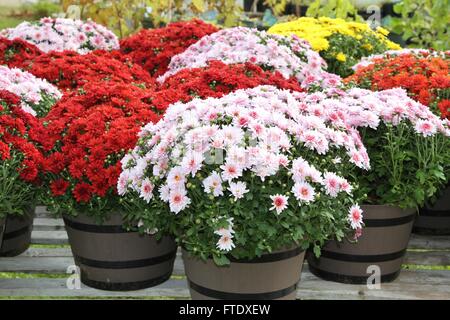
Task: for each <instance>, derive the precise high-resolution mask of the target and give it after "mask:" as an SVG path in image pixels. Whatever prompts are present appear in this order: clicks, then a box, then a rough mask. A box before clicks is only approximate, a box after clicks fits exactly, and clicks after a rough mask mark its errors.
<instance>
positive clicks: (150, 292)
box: [0, 268, 450, 299]
mask: <svg viewBox="0 0 450 320" xmlns="http://www.w3.org/2000/svg"><path fill="white" fill-rule="evenodd" d="M66 281H67V280H66V279H45V278H44V279H0V296H12V297H14V296H41V297H45V296H51V297H58V296H61V297H91V296H96V297H127V296H128V297H129V296H134V297H160V296H162V297H188V296H189V292H188V289H187V286H186V281H185V280H184V279H170V280H169V281H167V282H165V283H163V284H161V285H159V286H157V287H154V288H149V289H144V290H139V291H131V292H108V291H101V290H96V289H92V288H88V287H86V286H84V285H82V288H81V289H80V290H69V289H67V286H66ZM297 297H298V298H299V299H450V277H449V276H446V275H445V272H443V271H414V272H413V271H404V272H402V274H401V276H400V278H399V279H398V280H396V281H394V282H393V283H388V284H382V285H381V289H380V290H369V289H368V288H367V287H366V286H365V285H346V284H341V283H334V282H328V281H322V280H320V279H318V278H316V277H315V276H313V275H312V274H310V273H309V271H308V270H307V268H306V269H305V270H304V271H303V273H302V280H301V282H300V284H299V289H298V292H297Z"/></svg>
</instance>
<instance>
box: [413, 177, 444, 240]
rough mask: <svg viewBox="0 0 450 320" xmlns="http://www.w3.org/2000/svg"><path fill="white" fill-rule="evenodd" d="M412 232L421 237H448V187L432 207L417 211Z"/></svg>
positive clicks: (428, 206)
mask: <svg viewBox="0 0 450 320" xmlns="http://www.w3.org/2000/svg"><path fill="white" fill-rule="evenodd" d="M413 232H414V233H418V234H423V235H450V186H448V187H447V188H446V189H445V190H444V192H443V194H442V196H441V197H439V199H438V200H437V201H436V203H435V204H434V205H432V206H430V205H425V206H424V207H423V208H421V209H420V210H419V214H418V215H417V217H416V221H415V222H414V227H413Z"/></svg>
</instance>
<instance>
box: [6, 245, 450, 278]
mask: <svg viewBox="0 0 450 320" xmlns="http://www.w3.org/2000/svg"><path fill="white" fill-rule="evenodd" d="M71 264H73V259H72V252H71V250H70V248H30V249H28V250H27V251H26V252H25V253H23V254H22V255H20V256H18V257H11V258H0V272H36V273H65V272H66V270H67V267H68V266H69V265H71ZM404 264H408V265H420V266H450V252H446V251H426V252H422V251H419V252H415V251H413V252H410V251H409V252H407V255H406V258H405V261H404ZM447 272H448V275H449V277H450V271H447ZM174 274H175V275H183V274H184V267H183V262H182V260H181V257H180V252H178V256H177V259H176V260H175V267H174Z"/></svg>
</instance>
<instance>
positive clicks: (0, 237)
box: [0, 218, 6, 248]
mask: <svg viewBox="0 0 450 320" xmlns="http://www.w3.org/2000/svg"><path fill="white" fill-rule="evenodd" d="M5 220H6V219H5V218H0V248H1V247H2V243H3V231H5Z"/></svg>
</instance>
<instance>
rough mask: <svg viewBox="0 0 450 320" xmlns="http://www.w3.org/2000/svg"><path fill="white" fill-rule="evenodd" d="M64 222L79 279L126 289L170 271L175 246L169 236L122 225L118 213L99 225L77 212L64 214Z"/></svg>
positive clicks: (149, 284) (143, 285) (154, 281)
mask: <svg viewBox="0 0 450 320" xmlns="http://www.w3.org/2000/svg"><path fill="white" fill-rule="evenodd" d="M64 223H65V226H66V230H67V234H68V236H69V243H70V247H71V249H72V253H73V256H74V259H75V263H76V265H77V266H78V267H79V268H80V272H81V277H80V278H81V282H82V283H84V284H85V285H87V286H90V287H93V288H97V289H102V290H110V291H129V290H138V289H143V288H148V287H152V286H156V285H158V284H160V283H162V282H164V281H166V280H168V279H169V278H170V276H171V274H172V271H173V265H174V261H175V256H176V251H177V246H176V244H175V242H174V240H173V239H172V238H171V237H163V238H162V239H161V240H160V241H157V240H156V237H155V236H152V235H140V234H139V233H138V232H132V231H127V230H125V229H123V228H122V225H123V220H122V217H121V215H120V214H113V215H111V218H110V219H109V220H107V221H105V222H104V223H103V224H101V225H99V224H97V223H96V222H95V221H94V220H93V219H92V218H90V217H88V216H86V215H83V214H79V215H78V216H77V217H72V216H70V217H69V216H64Z"/></svg>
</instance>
